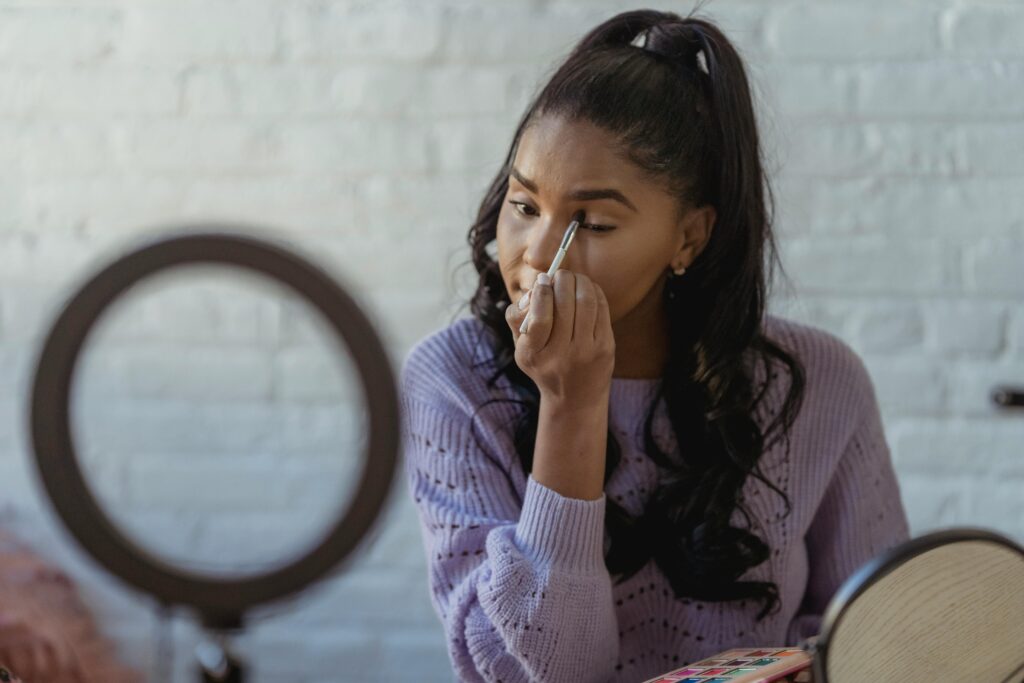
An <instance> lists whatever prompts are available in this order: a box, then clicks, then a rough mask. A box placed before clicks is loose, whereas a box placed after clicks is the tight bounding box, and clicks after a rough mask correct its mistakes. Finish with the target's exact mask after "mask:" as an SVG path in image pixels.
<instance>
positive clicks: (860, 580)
mask: <svg viewBox="0 0 1024 683" xmlns="http://www.w3.org/2000/svg"><path fill="white" fill-rule="evenodd" d="M963 541H989V542H992V543H996V544H998V545H1002V546H1004V547H1006V548H1008V549H1010V550H1013V551H1015V552H1016V553H1018V554H1019V555H1020V556H1021V558H1024V546H1022V545H1021V544H1019V543H1017V542H1016V541H1015V540H1013V539H1012V538H1010V537H1009V536H1006V535H1004V534H1002V533H1000V532H998V531H995V530H994V529H989V528H984V527H971V526H960V527H948V528H944V529H937V530H935V531H931V532H928V533H926V534H922V535H920V536H918V537H916V538H911V539H909V540H907V541H904V542H903V543H900V544H898V545H896V546H893V547H892V548H889V549H888V550H886V551H884V552H882V553H879V554H878V555H876V556H875V557H873V558H872V559H870V560H868V561H867V562H865V563H864V564H863V565H861V566H860V568H858V569H857V570H856V571H854V572H853V573H852V574H851V575H850V576H849V577H847V579H846V580H845V581H844V582H843V583H842V584H841V585H840V586H839V589H838V590H837V591H836V593H835V595H833V596H832V599H831V600H830V601H829V603H828V606H827V607H826V608H825V612H824V615H823V616H822V620H821V629H820V630H819V632H818V636H817V637H816V638H815V639H814V640H813V645H812V648H813V649H812V653H811V654H812V670H813V677H814V678H813V680H814V681H815V683H832V682H830V681H829V678H828V672H827V667H826V663H827V661H828V649H829V641H830V639H831V637H832V634H833V632H834V631H835V630H836V628H837V627H838V625H839V623H840V621H841V620H842V618H843V616H844V615H845V614H846V612H847V609H848V608H849V606H850V605H851V604H852V603H853V601H854V600H856V599H857V597H858V596H859V595H860V594H861V593H863V592H864V591H865V590H867V589H868V587H869V586H871V585H872V584H874V583H876V582H878V581H880V580H881V579H883V578H885V577H886V576H887V575H888V574H890V573H891V572H893V571H894V570H896V569H897V568H898V567H900V566H901V565H903V564H905V563H906V562H908V561H910V560H912V559H913V558H915V557H917V556H918V555H921V554H923V553H926V552H928V551H929V550H933V549H935V548H937V547H939V546H942V545H946V544H948V543H958V542H963Z"/></svg>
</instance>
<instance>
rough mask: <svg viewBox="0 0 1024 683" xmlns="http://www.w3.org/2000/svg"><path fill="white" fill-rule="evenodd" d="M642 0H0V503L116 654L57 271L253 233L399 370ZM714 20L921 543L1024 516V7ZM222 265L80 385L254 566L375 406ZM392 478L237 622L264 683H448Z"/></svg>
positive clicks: (109, 468)
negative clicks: (521, 127)
mask: <svg viewBox="0 0 1024 683" xmlns="http://www.w3.org/2000/svg"><path fill="white" fill-rule="evenodd" d="M645 6H648V4H647V3H639V2H632V1H627V2H623V1H622V0H618V1H615V2H612V1H611V0H574V1H570V0H565V1H557V2H556V1H552V2H535V3H520V2H504V1H503V2H498V1H494V2H472V1H471V0H428V1H427V2H425V3H424V2H412V1H411V0H389V1H382V2H374V3H367V2H355V1H354V0H352V1H350V2H345V1H342V0H318V1H314V0H292V1H291V2H277V1H272V0H244V1H242V0H217V1H210V0H203V1H198V0H190V1H188V2H181V1H177V2H170V1H168V0H141V1H137V0H88V1H86V2H72V1H70V0H18V1H12V0H0V166H2V167H3V168H4V170H5V173H4V181H3V182H0V385H2V386H5V387H7V391H5V392H4V393H3V394H2V395H0V482H2V485H3V491H4V494H3V496H2V497H0V523H4V524H8V525H10V526H12V527H14V528H15V529H17V530H19V531H20V532H22V533H24V534H25V535H27V536H30V537H31V538H32V539H33V540H34V541H35V543H36V544H37V545H38V546H39V547H40V548H41V550H42V551H43V552H45V553H47V554H48V555H50V556H52V557H53V558H54V559H55V560H57V561H59V562H62V563H64V564H66V565H67V566H68V567H69V568H70V569H71V571H72V573H73V574H74V575H75V577H76V579H77V580H78V581H79V582H80V584H81V585H82V587H83V591H84V592H85V596H86V598H87V599H88V601H89V603H90V604H91V605H92V607H93V608H94V609H95V610H96V611H97V613H98V614H99V615H100V616H101V618H102V621H103V624H104V628H105V629H106V630H107V631H108V632H109V633H110V634H111V635H112V636H113V637H115V638H117V639H118V641H119V643H120V645H121V647H122V651H123V652H124V655H125V657H126V658H128V659H129V660H131V661H133V662H135V663H137V664H139V665H141V666H149V665H150V664H151V655H152V652H153V650H154V648H155V639H154V635H155V633H156V624H155V617H154V615H153V611H152V609H151V607H150V606H149V605H148V603H147V602H146V601H145V600H143V599H141V598H140V597H139V596H136V595H134V594H132V593H129V592H127V591H125V590H124V589H123V588H122V587H121V586H120V585H118V584H117V583H116V582H114V581H112V580H111V579H109V578H108V577H106V576H105V575H104V574H103V573H102V572H100V571H99V570H97V569H96V567H95V566H94V565H93V564H92V563H91V562H90V561H88V560H86V559H84V557H83V555H82V554H81V553H80V552H79V551H78V549H77V547H76V546H75V545H74V544H73V543H72V542H71V541H70V539H69V538H68V537H67V535H66V534H65V533H64V532H63V530H62V529H61V527H60V525H59V524H58V523H57V522H56V520H55V519H54V518H53V516H52V514H51V513H50V512H49V510H48V507H47V505H46V504H45V502H44V500H43V498H42V497H41V494H40V491H39V489H38V486H37V484H36V482H35V480H34V474H33V472H32V469H33V467H34V466H33V465H32V462H31V460H30V458H29V454H28V447H27V442H26V435H25V433H24V424H25V419H26V395H27V394H26V392H27V391H28V382H29V379H30V376H31V369H32V362H33V359H34V353H35V351H36V348H37V346H38V344H39V342H40V338H41V335H42V334H43V332H44V331H45V326H46V325H47V323H48V322H49V320H50V316H51V315H52V314H53V312H54V310H55V307H56V306H57V305H58V304H59V303H60V302H61V300H62V298H63V296H65V295H66V294H67V292H68V291H69V288H70V287H71V286H72V285H73V284H74V283H76V282H77V281H79V280H80V279H81V278H82V277H84V276H85V275H86V273H87V272H89V270H90V269H91V268H93V267H95V266H96V264H98V263H101V262H102V261H103V259H105V258H109V257H110V256H111V255H112V254H114V253H116V250H117V249H118V248H120V247H121V246H122V245H125V244H127V243H130V242H131V241H132V240H134V239H136V238H139V237H141V236H142V235H145V234H147V233H150V232H153V231H159V230H160V229H162V228H164V227H166V226H169V225H172V224H175V223H178V222H184V221H196V220H204V219H209V220H230V221H251V222H255V223H257V224H258V225H261V226H265V227H267V228H269V229H271V230H274V231H276V233H277V234H280V235H282V236H283V237H284V238H285V239H287V240H289V241H290V242H291V243H292V244H293V245H294V246H295V247H296V248H297V249H300V250H302V251H303V252H305V253H308V254H314V255H316V257H317V258H318V259H319V261H320V262H321V263H323V264H324V265H325V266H326V267H328V268H329V269H330V270H331V271H332V273H334V274H335V275H336V276H337V277H338V278H339V279H341V280H342V281H343V282H344V283H345V284H346V285H347V286H348V287H350V289H351V291H352V293H353V294H354V295H356V296H357V297H359V299H360V301H361V302H363V303H364V305H365V307H366V308H367V312H368V314H369V316H370V317H371V319H372V320H373V321H374V323H375V324H376V325H377V326H378V329H379V330H380V331H381V334H382V336H383V337H384V339H385V340H386V343H387V347H388V350H389V353H390V354H391V357H392V359H393V363H394V367H395V370H396V372H397V368H398V365H399V362H400V360H401V358H403V357H404V355H405V353H406V352H407V351H408V349H409V347H410V346H411V344H412V343H413V342H415V341H416V340H417V339H419V338H421V337H422V336H424V335H426V334H428V333H430V332H431V331H433V330H434V329H437V328H438V327H440V326H442V325H444V324H447V322H448V320H449V319H450V317H451V314H452V313H454V312H455V311H456V310H457V309H458V308H459V307H460V306H461V304H462V302H463V301H464V299H465V297H466V296H467V295H468V294H469V293H470V292H471V291H472V284H473V278H472V270H471V267H469V266H462V267H460V268H458V269H456V266H458V265H459V264H460V263H463V262H464V261H466V260H467V259H468V253H467V252H466V250H465V247H464V241H465V233H466V230H467V228H468V225H469V221H470V219H471V217H472V216H473V214H474V211H475V208H476V206H477V204H478V202H479V200H480V197H481V193H482V191H483V189H484V188H485V186H486V185H487V183H488V182H489V181H490V179H491V177H492V175H493V173H494V171H495V169H496V168H497V165H498V164H499V163H500V161H501V159H502V158H503V157H504V155H505V153H506V151H507V149H508V144H509V142H510V140H511V135H512V132H513V127H514V124H515V122H516V120H517V119H518V117H519V116H520V114H521V113H522V110H523V107H524V106H525V104H526V102H527V100H528V98H529V96H530V94H531V93H532V92H533V91H534V90H535V88H537V87H538V86H539V84H540V79H542V78H543V76H544V75H545V74H546V73H548V72H549V70H550V69H551V68H553V67H554V65H555V61H556V60H557V59H558V58H559V56H561V55H562V54H564V52H565V51H566V50H567V49H568V48H569V47H570V46H571V45H572V44H573V43H574V42H575V40H576V39H577V38H579V37H580V36H581V35H582V34H583V33H584V32H585V31H587V30H588V29H589V28H590V27H592V26H593V25H594V24H595V23H597V22H599V21H601V20H603V19H604V18H606V17H608V16H610V15H611V14H613V13H615V12H618V11H621V10H623V9H627V8H633V7H645ZM662 7H663V8H665V9H674V10H676V11H679V12H682V13H685V12H686V11H688V9H689V5H688V4H686V3H681V4H678V5H673V4H669V5H665V6H662ZM707 12H708V13H709V14H710V15H711V16H712V17H713V18H715V19H717V20H718V21H719V22H720V23H721V24H722V25H723V27H724V28H725V29H726V31H727V32H728V33H729V34H730V35H731V36H732V37H733V38H734V40H735V41H736V42H737V43H738V44H739V45H740V46H741V48H742V50H743V51H744V53H745V54H746V57H747V60H748V64H749V66H750V69H751V74H752V77H753V79H754V81H755V85H756V88H757V92H758V95H759V106H760V111H761V125H762V130H763V133H764V136H765V143H766V146H767V149H768V152H769V156H770V164H769V167H770V169H771V170H772V172H773V179H774V181H775V186H776V190H777V196H778V200H779V215H778V229H779V232H780V241H781V244H782V247H783V257H784V263H785V265H786V267H787V272H788V273H789V274H790V275H791V276H792V278H793V287H789V286H787V284H786V283H784V282H780V283H779V285H778V287H777V293H776V298H775V299H774V300H773V302H772V306H773V308H774V309H775V310H776V311H777V312H779V313H780V314H784V315H789V316H792V317H795V318H798V319H802V320H806V321H808V322H811V323H812V324H816V325H820V326H822V327H824V328H826V329H829V330H832V331H834V332H836V333H837V334H839V335H841V336H842V337H843V338H844V339H846V340H847V341H848V342H849V343H850V344H851V345H852V346H853V347H854V348H855V349H856V350H857V351H858V352H859V353H861V355H862V356H863V357H864V359H865V361H866V362H867V364H868V367H869V370H870V371H871V373H872V377H873V379H874V381H875V384H876V387H877V390H878V393H879V398H880V401H881V404H882V407H883V410H884V413H885V421H886V429H887V434H888V438H889V443H890V445H891V446H892V449H893V456H894V459H895V462H896V465H897V469H898V472H899V476H900V481H901V484H902V487H903V494H904V497H905V500H906V503H907V507H908V511H909V514H910V517H911V522H912V525H913V528H914V531H915V533H920V532H923V531H926V530H928V529H930V528H934V527H937V526H944V525H950V524H976V525H982V526H988V527H993V528H995V529H998V530H1001V531H1003V532H1006V533H1009V534H1011V535H1013V536H1015V537H1017V538H1018V539H1022V540H1024V497H1022V496H1021V495H1020V491H1021V488H1022V485H1024V460H1022V458H1021V453H1022V446H1021V444H1022V442H1024V415H1021V414H1016V415H1009V414H1003V413H1000V412H998V411H996V410H994V409H993V407H992V406H991V404H990V402H989V392H990V390H991V388H992V387H993V386H994V385H996V384H999V383H1004V382H1015V383H1017V384H1020V385H1024V193H1022V192H1021V187H1022V184H1021V183H1022V180H1024V123H1022V122H1024V40H1021V35H1022V34H1024V4H1021V3H1019V2H1010V1H1007V2H995V1H985V2H980V1H979V2H968V1H966V0H939V1H935V0H907V1H904V2H899V3H892V2H889V1H884V2H883V1H882V0H872V1H868V0H834V1H830V2H797V1H795V0H778V1H776V2H771V3H768V2H763V1H762V0H718V1H717V2H714V3H710V4H709V5H708V6H707ZM211 278H213V276H211V275H209V274H207V275H204V276H203V277H201V278H196V277H188V278H186V277H184V276H181V277H177V278H170V279H168V280H165V281H161V282H160V283H159V286H153V287H149V288H143V290H142V292H140V295H139V296H137V297H135V298H134V299H132V302H131V304H130V305H127V307H126V309H125V311H124V312H123V314H122V315H120V316H119V317H117V318H116V324H115V323H113V322H112V323H111V324H112V325H114V327H116V329H114V328H112V329H111V330H108V333H107V334H105V335H104V336H103V338H102V342H101V343H102V346H98V347H97V349H96V352H95V353H93V354H92V355H91V356H90V357H89V359H88V372H85V373H84V375H83V377H84V378H83V383H82V387H81V388H82V393H83V395H84V399H85V400H83V401H82V405H81V406H80V407H79V409H78V411H77V416H78V418H79V426H80V431H81V434H80V436H81V439H82V443H83V458H85V459H86V461H87V463H88V465H89V467H90V468H91V471H92V472H94V480H95V486H96V488H97V490H98V492H99V494H100V495H101V496H103V497H104V499H105V500H106V501H107V502H108V503H109V504H110V505H111V506H113V507H115V508H116V509H117V511H118V515H119V519H122V520H123V523H124V524H125V526H126V527H127V528H129V529H130V531H131V532H132V533H137V534H145V535H146V536H147V537H157V538H159V539H160V543H159V545H158V546H156V549H157V550H159V551H160V552H163V553H165V554H168V555H170V556H172V557H193V558H197V559H198V560H201V561H208V562H213V561H217V560H220V561H221V562H222V563H223V560H224V559H225V556H226V555H230V557H231V558H232V559H235V560H247V561H253V562H255V561H261V560H262V561H266V560H270V559H273V557H274V556H273V552H274V551H275V550H277V551H281V552H286V551H288V550H289V549H295V548H296V547H301V546H302V545H303V544H304V543H307V542H311V540H312V538H313V537H314V536H315V533H316V531H317V530H318V529H319V528H320V527H318V526H317V524H318V523H322V522H323V521H324V519H325V517H324V515H325V514H327V512H328V508H329V507H330V506H331V505H332V504H333V503H332V501H333V500H334V499H335V497H336V496H338V495H347V494H348V492H349V489H347V488H346V486H348V485H350V484H351V479H352V476H353V467H354V466H355V465H356V463H355V462H354V461H353V460H352V457H348V459H346V457H347V455H348V456H350V455H351V454H353V453H356V452H358V448H359V445H360V437H361V435H362V432H361V428H362V422H361V421H360V420H361V418H362V416H361V414H360V413H359V412H358V409H357V407H355V404H352V403H348V404H346V405H347V406H348V407H347V408H345V407H341V406H340V405H339V403H338V402H339V400H340V399H341V397H342V396H343V395H344V394H345V393H346V392H345V390H344V387H345V386H346V384H347V383H348V382H349V381H350V380H351V379H352V377H353V375H352V374H351V367H346V366H345V365H344V364H341V365H339V364H338V363H337V361H336V360H334V359H332V357H331V355H330V353H329V351H328V350H327V347H325V346H324V345H323V342H322V338H321V337H320V336H318V334H317V333H316V331H315V330H314V329H311V328H310V327H309V325H308V324H307V323H306V321H308V320H309V318H308V314H307V313H305V312H304V311H303V309H302V308H301V307H300V306H297V305H296V304H295V303H294V301H293V300H291V299H289V298H288V297H284V296H282V295H280V294H279V293H275V292H274V291H273V289H268V288H262V289H260V288H252V287H250V285H249V284H248V281H245V280H241V279H239V278H231V277H228V278H223V279H221V280H217V279H216V278H213V279H211ZM463 313H465V311H463ZM101 349H102V352H101ZM90 397H91V398H90ZM197 398H199V399H202V401H201V402H197V400H196V399H197ZM325 473H329V476H325ZM222 482H228V486H226V487H220V488H218V486H220V484H221V483H222ZM397 486H398V488H396V489H395V490H394V491H393V496H392V502H391V504H390V506H389V508H388V509H387V514H386V515H385V517H384V518H383V520H382V523H381V526H380V527H379V530H378V531H377V532H376V534H375V537H374V541H373V542H372V543H370V544H368V547H367V548H366V549H365V550H364V552H363V553H361V554H360V555H359V556H358V557H357V558H355V559H353V561H352V562H350V563H349V566H348V567H347V570H346V571H345V572H344V573H343V574H342V575H340V576H338V577H335V578H333V579H331V580H329V581H327V582H325V583H324V584H322V585H320V586H318V587H317V588H316V589H314V590H312V591H310V592H309V593H307V594H306V595H304V596H302V597H301V598H299V599H297V600H295V601H292V602H290V603H288V604H286V605H283V606H281V607H280V608H276V609H274V610H271V611H270V612H268V614H267V618H266V619H262V620H259V621H257V622H256V623H255V624H254V627H253V628H252V630H251V631H250V634H249V635H248V636H247V637H246V638H245V639H244V641H243V643H242V644H243V645H244V647H245V650H246V651H247V652H248V653H250V656H251V663H252V665H253V667H254V671H255V673H256V677H255V680H258V681H262V680H271V678H272V677H273V676H274V675H285V674H287V675H288V679H289V680H293V681H306V682H309V683H313V682H321V681H323V682H326V681H340V680H346V681H348V680H352V681H384V680H393V679H394V678H395V677H397V676H407V675H409V674H410V673H411V672H415V674H416V676H417V677H418V678H419V679H421V680H436V681H443V680H450V678H451V675H450V672H449V668H448V660H447V655H446V653H445V649H444V641H443V637H442V633H441V630H440V626H439V624H438V622H437V619H436V617H435V615H434V613H433V611H432V608H431V606H430V603H429V598H428V594H427V583H426V573H425V571H426V570H425V566H424V560H423V553H422V546H421V541H420V538H419V530H418V528H417V527H416V518H415V513H414V510H413V508H412V506H411V504H410V501H408V500H406V496H405V489H404V482H402V481H399V482H398V485H397ZM220 492H223V495H220ZM189 494H191V497H189ZM183 500H190V502H191V505H184V506H183V505H182V501H183ZM171 633H172V635H173V637H174V639H175V642H176V645H177V647H176V654H177V656H176V665H175V674H176V675H175V676H174V679H175V681H185V680H191V676H190V675H189V674H190V669H189V656H190V652H189V650H190V645H191V644H192V643H194V642H195V638H196V634H195V630H194V628H192V626H191V624H190V623H189V622H188V620H186V619H178V620H176V621H175V623H173V624H172V626H171Z"/></svg>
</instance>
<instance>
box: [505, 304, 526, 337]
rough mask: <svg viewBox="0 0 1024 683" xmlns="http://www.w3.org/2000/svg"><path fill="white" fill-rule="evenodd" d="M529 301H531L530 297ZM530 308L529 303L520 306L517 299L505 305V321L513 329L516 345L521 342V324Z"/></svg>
mask: <svg viewBox="0 0 1024 683" xmlns="http://www.w3.org/2000/svg"><path fill="white" fill-rule="evenodd" d="M524 296H525V295H524ZM527 301H529V299H528V298H527ZM529 310H530V308H529V306H528V305H527V307H526V308H519V304H518V302H515V301H513V302H512V303H510V304H509V305H508V306H506V307H505V322H506V323H507V324H508V326H509V329H511V330H512V341H513V343H514V344H516V345H518V344H519V336H520V332H519V326H520V325H522V323H523V319H524V318H525V317H526V313H527V311H529Z"/></svg>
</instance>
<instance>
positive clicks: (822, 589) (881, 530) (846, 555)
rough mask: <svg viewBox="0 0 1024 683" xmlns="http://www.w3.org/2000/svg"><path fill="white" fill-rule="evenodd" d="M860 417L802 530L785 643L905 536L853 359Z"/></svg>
mask: <svg viewBox="0 0 1024 683" xmlns="http://www.w3.org/2000/svg"><path fill="white" fill-rule="evenodd" d="M854 360H855V363H854V368H855V374H856V376H855V377H854V386H855V387H859V389H858V391H857V393H858V394H859V397H860V398H861V399H862V401H861V403H860V405H861V410H860V411H859V412H860V413H861V417H860V418H859V419H858V421H857V422H856V425H857V426H856V427H855V428H854V430H853V434H852V436H851V438H850V439H849V441H848V442H847V445H846V447H845V448H844V450H843V452H842V455H841V457H840V458H839V460H838V462H837V463H836V466H835V469H834V470H833V472H832V475H831V479H830V480H829V483H828V486H827V488H826V490H825V494H824V496H823V498H822V499H821V503H820V504H819V506H818V509H817V511H816V512H815V515H814V518H813V520H812V522H811V525H810V527H809V528H808V531H807V534H806V535H805V539H804V540H805V543H806V549H807V558H808V566H809V575H808V580H807V588H806V591H805V593H804V598H803V601H802V603H801V605H800V608H799V610H798V611H797V613H796V615H795V616H794V618H793V620H792V621H791V622H790V624H789V629H788V634H787V642H789V643H794V644H795V643H798V642H800V641H801V640H803V639H804V638H807V637H810V636H814V635H817V634H818V632H819V631H820V629H821V621H822V616H823V614H824V612H825V610H826V608H827V607H828V603H829V602H830V601H831V599H832V597H833V596H834V595H835V593H836V592H837V591H838V590H839V587H840V586H841V585H842V584H843V582H844V581H845V580H846V579H847V578H849V576H850V575H851V574H853V573H854V572H855V571H856V570H857V569H859V568H860V567H861V566H862V565H863V564H865V563H866V562H868V561H869V560H871V559H872V558H874V557H875V556H877V555H878V554H880V553H882V552H884V551H886V550H888V549H889V548H891V547H893V546H895V545H898V544H900V543H902V542H903V541H905V540H907V539H908V538H909V537H910V533H909V525H908V522H907V516H906V513H905V511H904V507H903V503H902V501H901V498H900V489H899V483H898V482H897V479H896V473H895V471H894V469H893V465H892V459H891V457H890V453H889V447H888V445H887V443H886V439H885V432H884V430H883V427H882V417H881V414H880V411H879V407H878V402H877V399H876V396H875V393H874V387H873V385H872V384H871V381H870V378H869V377H868V374H867V370H866V369H864V366H863V365H862V364H861V362H860V360H859V359H854Z"/></svg>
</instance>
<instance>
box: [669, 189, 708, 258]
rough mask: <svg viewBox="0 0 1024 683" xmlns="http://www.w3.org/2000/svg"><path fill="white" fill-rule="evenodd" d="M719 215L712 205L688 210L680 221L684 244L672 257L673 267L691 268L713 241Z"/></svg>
mask: <svg viewBox="0 0 1024 683" xmlns="http://www.w3.org/2000/svg"><path fill="white" fill-rule="evenodd" d="M717 215H718V214H717V212H716V211H715V207H713V206H711V205H710V204H705V205H704V206H697V207H691V208H689V209H687V210H686V212H685V213H684V214H683V217H682V218H681V219H680V220H679V234H680V236H681V238H682V240H683V243H682V246H680V247H679V250H678V251H677V252H676V253H675V255H674V256H673V257H672V264H673V265H675V266H686V267H687V268H689V267H690V264H691V263H693V261H694V260H695V259H696V258H697V257H698V256H699V255H700V253H701V252H702V251H704V247H706V246H707V243H708V240H710V239H711V231H712V230H713V229H714V227H715V219H716V217H717Z"/></svg>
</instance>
